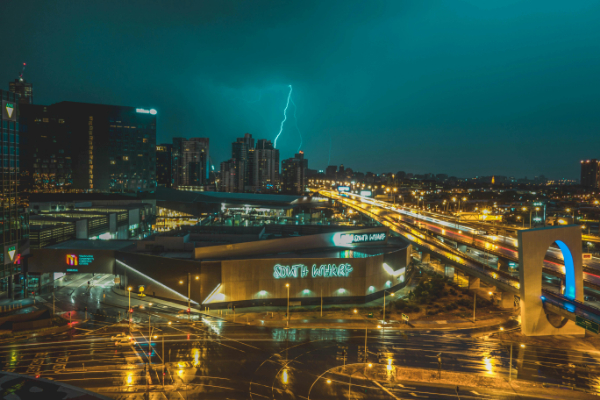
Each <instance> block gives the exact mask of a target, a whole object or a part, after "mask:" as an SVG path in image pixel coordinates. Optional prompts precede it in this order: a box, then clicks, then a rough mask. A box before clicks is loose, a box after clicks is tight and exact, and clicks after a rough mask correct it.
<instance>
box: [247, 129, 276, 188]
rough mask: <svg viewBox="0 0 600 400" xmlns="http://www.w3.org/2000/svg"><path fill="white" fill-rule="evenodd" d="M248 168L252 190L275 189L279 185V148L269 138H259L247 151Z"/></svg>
mask: <svg viewBox="0 0 600 400" xmlns="http://www.w3.org/2000/svg"><path fill="white" fill-rule="evenodd" d="M249 158H250V159H249V164H250V167H249V168H248V169H249V171H250V173H251V176H250V184H251V186H252V190H253V191H267V192H268V191H276V190H277V186H278V185H279V150H277V149H275V148H274V147H273V143H271V141H270V140H266V139H260V140H258V141H257V142H256V148H255V149H253V150H252V151H250V152H249Z"/></svg>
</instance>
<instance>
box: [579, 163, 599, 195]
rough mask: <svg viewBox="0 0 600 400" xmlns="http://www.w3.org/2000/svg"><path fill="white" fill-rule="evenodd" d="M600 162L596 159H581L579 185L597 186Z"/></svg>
mask: <svg viewBox="0 0 600 400" xmlns="http://www.w3.org/2000/svg"><path fill="white" fill-rule="evenodd" d="M599 184H600V162H599V161H598V160H581V185H582V186H588V187H594V188H597V187H599Z"/></svg>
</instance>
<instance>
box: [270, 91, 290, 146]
mask: <svg viewBox="0 0 600 400" xmlns="http://www.w3.org/2000/svg"><path fill="white" fill-rule="evenodd" d="M288 86H289V87H290V92H289V93H288V97H287V103H286V104H285V109H284V110H283V121H281V126H280V127H279V133H278V134H277V137H275V143H274V144H273V147H274V148H277V139H279V136H280V135H281V132H282V131H283V124H284V123H285V120H286V119H287V109H288V107H289V106H290V98H291V97H292V85H288Z"/></svg>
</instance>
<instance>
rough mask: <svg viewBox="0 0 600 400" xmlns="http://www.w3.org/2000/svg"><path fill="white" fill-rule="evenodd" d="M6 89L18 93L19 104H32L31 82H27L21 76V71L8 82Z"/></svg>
mask: <svg viewBox="0 0 600 400" xmlns="http://www.w3.org/2000/svg"><path fill="white" fill-rule="evenodd" d="M24 70H25V63H23V71H24ZM8 90H9V91H10V92H11V93H14V94H17V95H19V98H18V101H17V102H18V103H19V104H33V84H32V83H30V82H27V81H26V80H25V79H24V78H23V72H21V75H19V77H18V78H17V79H15V80H14V81H13V82H9V83H8Z"/></svg>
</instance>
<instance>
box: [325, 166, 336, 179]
mask: <svg viewBox="0 0 600 400" xmlns="http://www.w3.org/2000/svg"><path fill="white" fill-rule="evenodd" d="M325 176H326V177H327V179H334V180H335V179H336V178H337V165H329V166H328V167H327V168H325Z"/></svg>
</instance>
